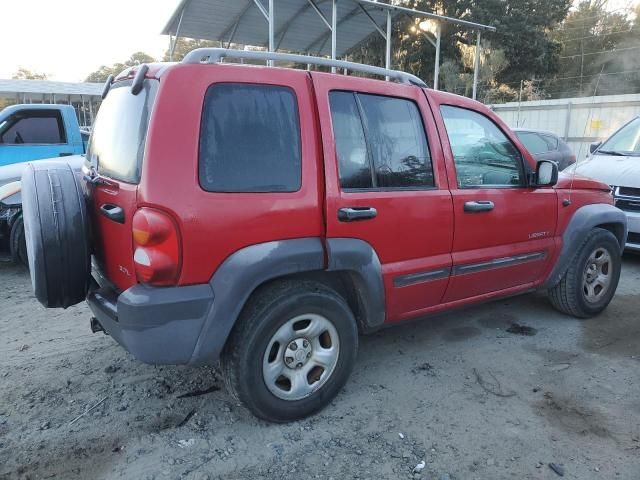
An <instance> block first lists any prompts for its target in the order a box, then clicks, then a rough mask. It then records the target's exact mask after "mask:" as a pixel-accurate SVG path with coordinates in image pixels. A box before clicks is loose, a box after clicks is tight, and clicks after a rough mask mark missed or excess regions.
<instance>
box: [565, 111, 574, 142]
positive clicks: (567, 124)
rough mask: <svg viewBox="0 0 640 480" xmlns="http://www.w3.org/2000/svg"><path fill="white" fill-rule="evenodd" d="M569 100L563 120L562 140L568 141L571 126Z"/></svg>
mask: <svg viewBox="0 0 640 480" xmlns="http://www.w3.org/2000/svg"><path fill="white" fill-rule="evenodd" d="M571 106H572V103H571V102H567V116H566V117H565V121H564V141H565V142H567V141H569V128H570V127H571Z"/></svg>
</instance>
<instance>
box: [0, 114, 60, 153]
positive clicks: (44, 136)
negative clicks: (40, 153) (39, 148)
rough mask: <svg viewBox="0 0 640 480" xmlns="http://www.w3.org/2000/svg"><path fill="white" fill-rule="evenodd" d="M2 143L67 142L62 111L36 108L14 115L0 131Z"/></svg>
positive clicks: (38, 143) (37, 143)
mask: <svg viewBox="0 0 640 480" xmlns="http://www.w3.org/2000/svg"><path fill="white" fill-rule="evenodd" d="M0 143H4V144H6V145H21V144H32V145H33V144H36V145H52V144H61V143H66V138H65V135H64V127H63V124H62V117H61V116H60V112H59V111H57V110H34V111H31V112H20V113H18V114H16V115H14V116H13V117H11V118H10V119H9V121H8V122H7V126H6V127H5V128H4V129H3V131H2V132H1V133H0Z"/></svg>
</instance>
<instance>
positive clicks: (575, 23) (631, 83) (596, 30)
mask: <svg viewBox="0 0 640 480" xmlns="http://www.w3.org/2000/svg"><path fill="white" fill-rule="evenodd" d="M638 14H640V5H639V6H636V9H635V15H630V12H629V11H627V10H625V9H622V10H620V9H618V10H614V11H609V10H608V9H607V1H606V0H586V1H582V2H580V3H579V4H578V5H577V8H576V9H575V10H573V11H571V12H570V13H569V15H568V16H567V18H566V20H565V21H564V23H563V25H562V28H559V29H557V30H556V31H555V32H554V33H553V35H554V38H555V39H556V40H557V41H558V42H559V43H561V45H562V51H561V60H562V63H561V65H560V68H559V69H558V72H557V75H556V76H555V77H554V78H552V79H550V80H549V81H548V82H547V83H548V87H547V88H548V90H549V91H550V92H551V94H552V95H553V96H569V97H572V96H584V95H587V96H588V95H594V94H599V95H606V94H616V93H636V92H638V91H640V75H639V72H638V71H639V70H640V56H639V55H638V54H639V53H640V50H639V47H640V18H639V16H638ZM634 17H635V18H634ZM596 87H597V90H596Z"/></svg>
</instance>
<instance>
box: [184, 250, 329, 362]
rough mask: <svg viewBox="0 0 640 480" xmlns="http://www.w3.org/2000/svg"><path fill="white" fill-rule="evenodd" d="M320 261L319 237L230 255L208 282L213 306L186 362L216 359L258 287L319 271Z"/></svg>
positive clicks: (322, 263)
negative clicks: (276, 280) (302, 273)
mask: <svg viewBox="0 0 640 480" xmlns="http://www.w3.org/2000/svg"><path fill="white" fill-rule="evenodd" d="M324 262H325V255H324V247H323V245H322V241H321V240H320V239H319V238H298V239H291V240H279V241H274V242H267V243H260V244H256V245H251V246H249V247H245V248H242V249H240V250H238V251H237V252H235V253H233V254H231V255H230V256H229V257H228V258H227V259H226V260H225V261H224V262H223V263H222V265H220V267H218V269H217V270H216V273H215V274H214V275H213V277H211V280H210V281H209V285H210V286H211V289H212V290H213V296H214V298H213V305H212V308H211V309H210V310H209V313H208V315H207V318H206V320H205V322H204V325H203V327H202V330H201V332H200V335H199V336H198V340H197V342H196V346H195V348H194V350H193V354H192V356H191V360H190V362H189V363H191V364H204V363H211V362H212V361H215V360H217V359H218V357H219V356H220V354H221V353H222V349H223V348H224V345H225V343H226V341H227V337H228V336H229V334H230V333H231V329H232V328H233V326H234V324H235V322H236V320H237V319H238V316H239V315H240V312H241V311H242V308H243V307H244V305H245V303H246V301H247V299H248V298H249V295H251V293H252V292H253V291H254V290H255V289H256V288H257V287H258V286H260V285H261V284H263V283H264V282H267V281H269V280H272V279H275V278H278V277H283V276H285V275H291V274H294V273H301V272H309V271H318V270H320V271H322V270H324Z"/></svg>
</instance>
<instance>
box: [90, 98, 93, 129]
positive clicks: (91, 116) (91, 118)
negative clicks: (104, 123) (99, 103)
mask: <svg viewBox="0 0 640 480" xmlns="http://www.w3.org/2000/svg"><path fill="white" fill-rule="evenodd" d="M89 119H90V120H91V125H93V100H91V99H89Z"/></svg>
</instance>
